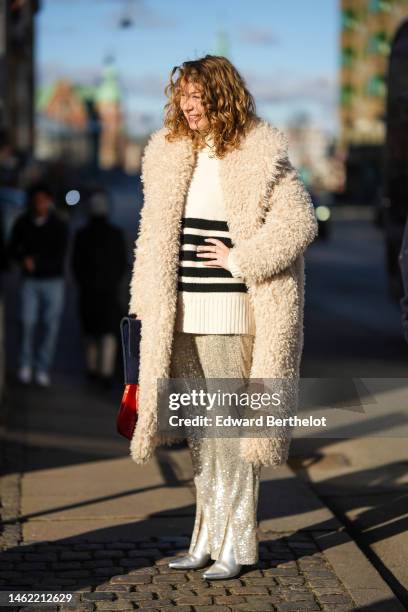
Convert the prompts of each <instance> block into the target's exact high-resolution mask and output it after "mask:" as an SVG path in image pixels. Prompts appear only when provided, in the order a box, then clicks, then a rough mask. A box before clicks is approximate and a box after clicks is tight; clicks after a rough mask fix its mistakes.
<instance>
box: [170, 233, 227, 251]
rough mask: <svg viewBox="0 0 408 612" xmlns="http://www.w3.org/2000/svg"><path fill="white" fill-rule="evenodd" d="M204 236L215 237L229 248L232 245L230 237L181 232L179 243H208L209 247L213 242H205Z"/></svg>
mask: <svg viewBox="0 0 408 612" xmlns="http://www.w3.org/2000/svg"><path fill="white" fill-rule="evenodd" d="M204 238H216V239H217V240H220V241H221V242H223V243H224V244H225V246H227V247H228V248H229V249H230V248H231V247H232V241H231V238H226V237H225V236H207V235H204V236H203V235H200V234H181V237H180V245H183V244H203V245H208V246H210V247H211V246H214V243H213V242H206V241H205V240H204Z"/></svg>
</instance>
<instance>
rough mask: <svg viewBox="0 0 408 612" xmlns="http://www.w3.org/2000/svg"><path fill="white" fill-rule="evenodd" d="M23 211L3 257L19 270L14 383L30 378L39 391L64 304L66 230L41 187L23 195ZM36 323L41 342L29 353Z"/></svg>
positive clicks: (44, 187)
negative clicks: (19, 332) (15, 263)
mask: <svg viewBox="0 0 408 612" xmlns="http://www.w3.org/2000/svg"><path fill="white" fill-rule="evenodd" d="M27 195H28V197H27V211H26V212H25V213H24V214H22V215H21V216H20V217H19V218H18V219H17V221H16V222H15V224H14V226H13V228H12V231H11V235H10V240H9V244H8V253H9V256H10V257H11V258H13V259H15V260H17V261H18V262H19V264H20V266H21V270H22V284H21V323H22V339H21V350H20V358H19V371H18V378H19V380H20V382H22V383H24V384H28V383H30V382H31V380H32V377H33V374H34V376H35V382H36V383H37V384H39V385H41V386H44V387H45V386H48V385H49V384H50V374H49V372H50V368H51V365H52V361H53V357H54V352H55V345H56V340H57V335H58V329H59V323H60V319H61V313H62V308H63V301H64V263H65V256H66V251H67V246H68V226H67V224H66V222H65V221H63V220H62V219H60V218H59V217H58V215H57V214H56V212H55V210H54V206H53V204H54V201H53V196H52V192H51V191H50V189H49V188H48V186H47V185H46V184H43V183H41V184H39V183H38V184H36V185H34V186H33V187H31V188H30V189H29V191H28V194H27ZM39 322H40V323H42V335H41V341H40V343H39V346H38V350H37V351H36V352H35V351H34V333H35V329H36V326H37V323H39Z"/></svg>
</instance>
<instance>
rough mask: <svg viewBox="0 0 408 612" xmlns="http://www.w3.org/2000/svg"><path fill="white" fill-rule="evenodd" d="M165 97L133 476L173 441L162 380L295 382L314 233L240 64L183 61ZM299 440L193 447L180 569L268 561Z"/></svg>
mask: <svg viewBox="0 0 408 612" xmlns="http://www.w3.org/2000/svg"><path fill="white" fill-rule="evenodd" d="M177 70H178V71H179V75H178V76H177V79H176V80H175V81H174V82H173V75H174V74H175V72H176V71H177ZM166 94H167V95H168V96H169V102H168V103H167V104H166V117H165V125H164V127H162V128H161V129H159V130H157V131H156V132H155V133H153V135H152V136H151V138H150V140H149V142H148V144H147V146H146V148H145V151H144V155H143V160H142V181H143V185H144V206H143V209H142V213H141V222H140V227H139V235H138V238H137V241H136V248H135V264H134V270H133V276H132V281H131V298H130V313H135V314H137V316H138V317H139V318H141V319H142V338H141V345H140V377H139V384H140V387H139V393H140V395H139V402H140V407H141V409H140V412H139V419H138V423H137V427H136V429H135V432H134V435H133V439H132V441H131V444H130V454H131V457H132V458H133V460H134V461H135V462H136V463H145V462H146V461H147V460H148V459H149V458H150V457H151V455H152V453H153V450H154V448H155V447H156V446H157V445H159V444H171V443H172V442H174V437H169V436H167V435H165V434H164V433H163V432H161V431H159V429H158V419H157V397H158V395H157V381H158V379H168V378H183V377H185V378H197V377H198V378H200V377H201V378H205V379H211V378H238V379H240V378H242V379H244V378H245V379H247V378H251V379H253V378H257V379H259V378H261V379H265V378H269V379H274V378H275V379H276V378H278V379H285V380H289V381H295V382H296V381H297V379H298V376H299V365H300V356H301V352H302V348H303V300H304V262H303V252H304V250H305V248H306V247H307V245H308V244H309V243H310V242H312V240H313V239H314V238H315V236H316V233H317V222H316V218H315V215H314V210H313V205H312V202H311V198H310V196H309V194H308V192H307V190H306V188H305V187H304V185H303V183H302V182H301V180H300V178H299V176H298V173H297V172H296V170H295V169H294V168H293V167H292V165H291V163H290V161H289V158H288V142H287V139H286V137H285V135H284V134H283V133H282V132H280V131H279V130H278V129H277V128H275V127H273V126H271V125H269V124H268V123H266V122H265V121H262V120H261V119H259V117H258V116H257V115H256V114H255V104H254V100H253V98H252V96H251V94H250V93H249V92H248V90H247V88H246V86H245V83H244V81H243V79H242V77H241V76H240V74H239V73H238V71H237V70H236V69H235V67H234V66H233V65H232V64H231V63H230V62H229V60H227V59H226V58H224V57H218V56H211V55H206V56H205V57H204V58H201V59H198V60H195V61H190V62H184V63H183V64H182V66H180V67H175V68H174V69H173V71H172V73H171V77H170V82H169V84H168V86H167V87H166ZM296 389H297V385H296V384H295V385H294V386H293V385H289V389H288V391H287V392H285V394H284V396H283V401H282V405H281V408H280V414H282V415H283V416H288V415H291V414H293V413H294V412H295V411H296V395H297V394H296ZM294 391H295V392H294ZM290 437H291V432H290V428H289V427H285V428H277V429H275V430H274V431H273V432H271V434H270V435H269V436H267V437H260V438H248V437H242V438H238V437H237V438H231V439H227V438H219V439H217V438H203V439H201V440H195V441H193V440H192V439H190V438H189V440H188V442H189V447H190V450H191V456H192V462H193V469H194V482H195V485H196V489H197V510H196V517H195V525H194V531H193V535H192V539H191V544H190V549H189V554H188V555H187V556H185V557H183V558H176V559H174V560H173V561H171V562H170V566H171V567H173V568H183V569H185V568H199V567H203V566H204V565H206V564H208V562H209V560H210V559H212V560H213V561H214V563H213V564H212V566H211V567H210V568H208V569H207V570H206V571H205V572H204V573H203V577H204V578H207V579H217V578H229V577H232V576H236V575H237V574H238V573H239V572H240V570H241V567H242V565H245V564H252V563H255V562H256V561H257V558H258V546H257V524H256V513H257V502H258V487H259V476H260V468H261V466H262V465H273V466H277V465H280V464H282V463H284V462H285V461H286V460H287V456H288V451H289V444H290Z"/></svg>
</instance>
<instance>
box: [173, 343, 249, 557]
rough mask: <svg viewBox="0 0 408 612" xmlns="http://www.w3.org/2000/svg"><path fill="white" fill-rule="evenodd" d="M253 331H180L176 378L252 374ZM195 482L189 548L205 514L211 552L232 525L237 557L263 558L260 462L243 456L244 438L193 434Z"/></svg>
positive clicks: (175, 347) (214, 554) (175, 346)
mask: <svg viewBox="0 0 408 612" xmlns="http://www.w3.org/2000/svg"><path fill="white" fill-rule="evenodd" d="M253 341H254V337H253V336H251V335H246V334H190V333H184V332H178V331H175V337H174V344H173V351H172V362H171V374H170V376H171V377H172V378H184V377H185V378H248V377H249V373H250V365H251V357H252V349H253ZM188 445H189V449H190V453H191V459H192V464H193V472H194V484H195V486H196V516H195V523H194V530H193V534H192V538H191V543H190V549H189V553H192V552H193V551H194V548H195V545H196V542H197V538H198V535H199V532H200V529H201V526H202V521H203V520H205V521H206V524H207V528H208V534H209V547H210V550H209V551H208V552H210V554H211V558H212V559H214V560H216V559H218V557H219V554H220V552H221V547H222V543H223V539H224V536H225V534H226V531H227V528H230V529H231V531H232V537H233V545H234V553H235V558H236V561H237V563H240V564H242V565H246V564H248V565H251V564H253V563H256V562H257V561H258V531H257V526H258V525H257V506H258V494H259V480H260V468H259V467H256V466H254V465H253V464H251V463H248V462H246V461H244V460H243V459H241V458H240V455H239V445H240V439H239V438H238V437H237V438H214V437H210V438H201V439H190V438H189V439H188Z"/></svg>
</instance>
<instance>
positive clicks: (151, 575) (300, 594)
mask: <svg viewBox="0 0 408 612" xmlns="http://www.w3.org/2000/svg"><path fill="white" fill-rule="evenodd" d="M266 537H267V538H268V539H264V540H262V541H261V542H260V548H259V552H260V555H259V556H260V560H259V562H258V564H257V565H256V566H245V567H244V569H243V571H242V573H241V575H240V576H239V577H238V578H234V579H230V580H216V581H215V580H213V581H207V580H204V579H203V578H202V577H201V574H202V572H203V571H204V570H194V571H192V570H190V571H183V570H173V569H170V568H169V567H168V565H167V562H168V559H169V558H170V557H172V556H174V555H178V554H180V555H181V554H183V553H184V552H186V551H187V549H188V543H189V536H188V535H185V536H182V537H160V538H143V539H138V540H137V541H132V542H129V541H122V540H120V541H117V542H112V543H103V542H101V543H100V542H89V541H87V540H78V539H75V540H74V541H71V542H69V540H65V541H64V543H63V544H62V543H60V542H41V543H38V542H37V543H29V542H28V543H25V544H24V545H21V546H20V547H16V546H12V547H9V548H6V549H4V543H3V550H2V553H1V557H0V584H1V587H0V588H1V589H3V590H7V589H9V590H14V591H18V590H21V591H24V590H25V591H34V590H41V591H43V590H47V589H48V590H52V591H58V590H62V591H75V592H78V593H80V603H79V604H78V605H77V606H76V607H75V609H76V610H123V611H125V610H134V609H137V610H150V611H155V610H160V611H166V610H180V611H183V612H187V611H195V610H197V611H201V612H206V611H207V610H208V611H211V612H221V611H227V610H233V611H235V610H236V611H238V610H247V611H256V610H282V611H283V610H285V611H290V610H293V611H297V610H310V611H312V610H355V609H356V606H355V604H354V602H353V601H352V599H351V598H350V596H349V595H348V594H347V592H346V590H345V588H344V586H343V585H342V584H341V582H340V581H339V580H338V579H337V577H336V575H335V573H334V571H333V569H332V568H331V567H330V565H329V563H328V562H327V560H326V559H325V556H324V554H323V553H322V552H321V551H319V550H318V547H317V544H316V543H315V541H314V539H313V534H303V533H302V534H299V533H296V534H287V535H285V536H282V534H279V536H277V535H274V534H270V537H269V536H268V534H266ZM7 609H8V610H23V609H24V610H25V611H26V612H29V611H30V610H36V611H37V612H38V610H40V609H41V608H39V607H38V606H35V607H32V606H31V607H30V606H26V607H24V608H23V607H15V608H7ZM43 609H44V610H48V611H50V610H61V611H62V610H70V609H71V610H72V607H71V608H69V607H68V606H66V605H65V606H62V605H61V606H58V607H52V606H47V607H43Z"/></svg>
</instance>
